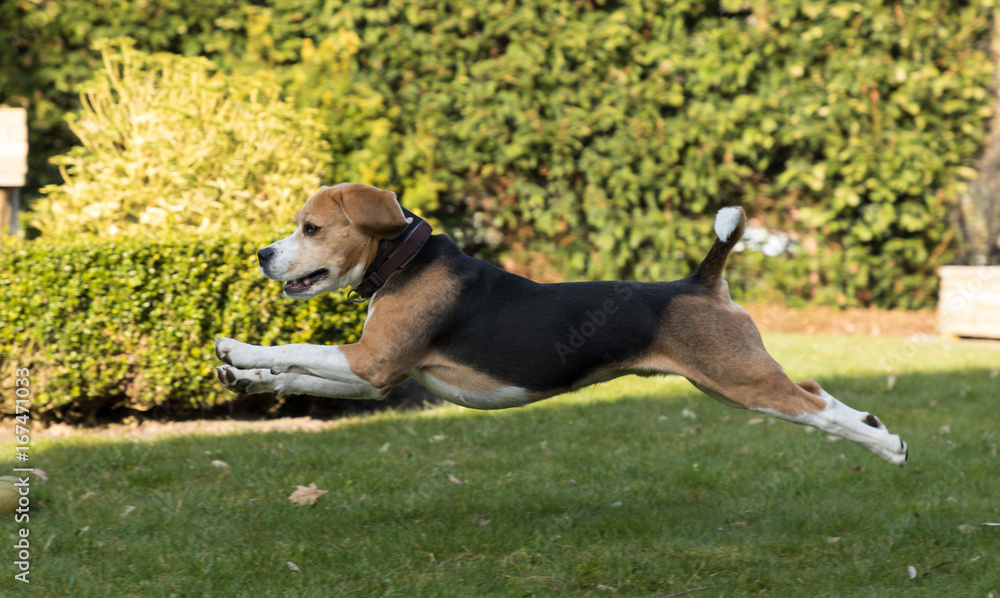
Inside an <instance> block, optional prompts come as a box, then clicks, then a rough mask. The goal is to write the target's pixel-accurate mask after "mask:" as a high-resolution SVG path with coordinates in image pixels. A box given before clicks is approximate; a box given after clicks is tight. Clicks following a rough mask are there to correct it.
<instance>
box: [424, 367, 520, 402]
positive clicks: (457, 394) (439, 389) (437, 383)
mask: <svg viewBox="0 0 1000 598" xmlns="http://www.w3.org/2000/svg"><path fill="white" fill-rule="evenodd" d="M409 374H410V375H411V376H413V378H414V379H416V380H417V382H419V383H421V384H423V385H424V387H425V388H426V389H427V390H429V391H431V392H432V393H434V394H436V395H437V396H439V397H441V398H442V399H444V400H445V401H448V402H449V403H455V404H456V405H461V406H463V407H469V408H471V409H506V408H508V407H520V406H521V405H525V404H527V403H530V402H532V400H531V399H530V398H529V393H528V391H526V390H525V389H523V388H521V387H519V386H502V387H499V388H495V389H492V390H485V391H483V390H466V389H464V388H460V387H458V386H455V385H453V384H449V383H447V382H444V381H443V380H439V379H437V378H435V377H434V376H431V375H430V374H428V373H427V372H425V371H424V370H422V369H419V368H418V369H414V370H411V371H410V372H409Z"/></svg>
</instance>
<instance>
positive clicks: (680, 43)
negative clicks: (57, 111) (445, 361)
mask: <svg viewBox="0 0 1000 598" xmlns="http://www.w3.org/2000/svg"><path fill="white" fill-rule="evenodd" d="M992 4H993V3H992V0H973V1H958V0H952V1H943V2H935V1H931V0H907V1H901V2H895V3H885V2H883V1H881V0H858V1H852V2H848V1H818V2H799V1H798V0H770V1H766V2H754V3H747V5H748V6H752V9H749V10H744V9H743V7H744V3H742V2H735V1H728V0H727V1H725V2H722V3H719V2H666V1H654V2H639V1H634V0H627V1H621V2H616V1H608V2H594V3H574V2H563V3H552V2H548V1H546V0H526V1H524V2H517V3H510V2H505V1H501V0H444V1H436V0H435V1H431V0H417V1H411V0H361V1H358V2H340V1H333V2H329V1H326V0H324V1H320V0H269V1H268V2H263V3H260V4H255V5H238V4H237V3H235V2H229V1H221V0H199V1H198V2H193V1H190V0H172V1H171V2H165V3H156V4H150V3H136V2H127V1H126V0H108V1H107V2H105V3H103V4H102V6H101V7H100V8H95V7H94V6H93V5H92V4H91V3H89V2H85V1H84V0H64V1H63V2H60V3H54V2H52V3H46V4H45V5H44V8H42V9H39V10H34V11H33V12H23V10H24V7H27V6H29V4H26V3H17V4H15V6H14V7H11V6H10V3H8V4H5V5H4V8H0V19H4V20H6V18H7V17H8V16H9V17H10V19H11V22H12V23H14V27H15V30H17V28H18V27H21V28H22V30H23V28H24V27H26V26H27V27H29V29H30V28H31V27H34V29H32V30H31V31H30V32H27V33H22V34H20V35H19V37H17V39H16V40H15V41H16V44H15V47H16V48H17V49H18V53H16V54H14V55H13V56H12V57H9V58H7V59H6V61H5V62H2V63H0V89H2V90H3V93H4V94H5V96H7V97H11V96H19V97H23V98H31V97H34V96H33V94H34V93H35V92H36V91H40V92H42V96H43V97H44V98H46V100H45V101H46V102H48V101H51V102H52V106H60V105H65V104H66V102H65V97H64V96H60V95H59V94H60V93H61V91H60V90H62V91H65V90H66V87H67V86H68V84H69V83H70V82H71V81H74V80H79V79H80V78H82V77H83V76H84V75H85V73H86V71H87V69H88V68H90V67H89V65H90V63H89V62H88V60H90V61H92V56H91V55H88V54H87V52H86V51H85V50H82V48H85V47H86V46H87V45H88V42H89V41H90V40H91V39H93V38H94V37H97V36H107V35H116V34H120V33H122V32H123V30H125V31H127V32H129V33H133V34H134V35H135V36H136V37H137V38H138V41H139V44H140V47H143V48H145V49H151V50H170V51H175V52H183V53H190V54H204V55H207V56H209V57H211V58H212V59H213V60H215V61H216V62H217V63H218V64H220V65H221V66H222V67H223V68H241V69H245V68H260V67H266V68H273V69H276V70H278V71H286V70H287V71H288V72H285V73H284V75H283V76H286V80H287V81H298V82H299V83H298V84H297V86H296V85H295V84H291V83H290V84H289V89H294V90H295V91H296V92H297V93H298V94H299V95H300V101H303V102H306V103H308V104H310V105H319V107H320V108H321V110H325V117H326V119H327V122H334V121H336V120H337V118H338V117H339V116H341V115H342V114H344V113H345V111H346V110H348V109H349V106H348V104H345V103H344V102H342V101H340V100H338V99H337V98H338V97H339V96H338V95H337V91H338V90H339V88H338V87H337V86H338V85H340V84H339V83H336V84H328V83H326V81H325V80H324V78H323V77H322V76H310V77H306V78H305V79H303V78H302V77H298V78H296V76H295V75H296V69H297V68H298V67H299V66H300V65H302V64H305V63H308V62H309V61H310V60H313V62H314V64H311V65H308V69H309V70H308V71H302V72H298V74H303V73H304V72H310V73H313V72H315V73H322V72H323V71H322V61H321V62H320V63H315V56H316V54H317V53H316V52H315V50H316V49H317V48H319V47H321V46H322V41H323V40H326V39H328V38H331V37H338V38H343V37H344V35H345V34H344V32H345V31H346V32H348V33H349V34H353V35H356V36H357V40H358V46H357V48H356V53H355V54H354V58H353V60H354V64H353V70H354V73H353V79H354V81H356V82H357V84H358V86H359V88H361V87H363V88H364V89H365V91H364V93H362V94H361V95H362V96H363V97H364V98H365V103H364V107H363V108H361V109H359V110H358V111H355V112H352V113H351V114H350V117H351V118H352V119H353V118H356V117H358V116H359V115H360V116H362V117H363V118H362V121H363V122H362V125H363V124H364V122H370V124H371V126H359V127H358V129H357V131H356V134H355V135H354V136H353V139H352V136H351V135H349V134H346V133H345V132H344V131H336V132H332V133H331V135H335V136H336V138H334V139H331V140H330V141H331V145H332V147H333V148H335V151H338V152H345V153H350V155H349V156H347V157H346V158H345V159H341V158H342V156H341V155H339V154H338V156H337V158H338V163H337V164H336V165H335V166H334V172H333V173H332V175H333V176H332V177H331V180H338V181H339V180H356V181H359V182H366V183H372V184H376V185H380V186H387V187H390V188H393V189H394V190H396V191H398V192H401V196H402V197H404V198H405V199H404V201H405V202H406V203H407V205H408V206H410V207H413V208H417V209H420V210H422V211H424V212H425V213H429V215H430V216H436V217H438V218H440V219H442V221H445V222H450V223H452V224H462V226H460V227H456V228H457V229H458V230H462V231H468V234H467V236H465V237H463V238H462V239H460V240H462V241H463V242H465V243H466V245H467V246H469V245H474V246H477V247H478V248H479V249H482V250H487V251H490V252H492V253H493V255H494V256H495V257H496V258H499V259H502V260H504V263H506V264H508V265H511V266H514V267H517V268H519V269H521V270H522V271H528V272H529V273H532V274H535V275H536V276H539V275H540V276H543V277H548V278H553V277H561V278H637V279H640V280H662V279H670V278H675V277H676V276H679V275H683V274H686V273H687V272H689V271H690V269H691V268H692V266H693V265H694V264H695V263H696V262H697V260H698V259H700V256H701V255H703V253H704V251H706V250H707V247H708V246H709V245H710V243H711V233H710V225H711V215H712V213H713V212H714V211H715V210H716V209H717V208H718V207H720V206H722V205H730V204H734V203H742V204H744V205H746V206H748V207H749V208H750V211H751V216H752V217H754V218H756V219H757V221H758V223H759V224H761V225H763V226H765V227H768V228H771V229H778V230H783V231H786V232H787V233H788V234H789V235H790V236H791V237H792V238H793V239H794V240H797V241H798V242H799V244H800V245H799V253H798V255H796V256H794V257H793V258H782V257H779V258H773V259H769V260H767V263H766V264H763V263H762V264H761V265H760V267H759V268H757V267H756V266H754V269H749V270H745V271H743V274H742V275H741V274H740V271H736V273H735V275H734V278H736V279H739V278H740V277H741V276H742V280H744V281H745V282H744V283H739V284H734V285H733V286H734V294H736V295H737V296H739V295H747V294H749V295H756V294H757V293H758V290H759V289H769V291H768V292H770V293H774V294H776V295H777V296H780V297H784V298H787V299H789V300H790V301H793V302H794V301H796V300H800V301H814V302H820V303H834V304H840V305H859V304H860V305H867V304H876V305H880V306H883V307H921V306H926V305H928V304H931V303H933V301H934V300H935V288H936V286H937V280H936V278H935V277H934V275H933V272H934V268H935V266H937V265H939V264H941V263H945V262H947V261H948V260H949V259H950V258H951V256H952V255H953V254H954V248H955V239H954V235H953V234H952V232H951V231H950V230H949V224H948V220H949V218H948V217H949V214H950V212H951V210H952V208H953V206H954V203H955V201H956V198H957V196H958V194H959V193H960V192H961V191H962V189H963V188H964V185H965V181H966V180H968V179H969V178H970V177H971V176H973V175H974V174H975V173H974V172H973V171H972V170H971V168H969V166H970V165H971V164H972V162H973V159H974V158H975V156H976V155H977V153H978V152H979V151H980V149H981V147H982V145H983V142H984V137H985V131H986V129H987V122H988V119H989V116H990V114H991V113H992V109H993V108H992V97H993V94H992V93H991V92H990V89H989V88H990V85H991V82H992V73H993V68H994V65H993V62H992V60H991V59H990V56H989V52H988V40H989V34H990V30H991V17H992V13H993V10H994V9H993V6H992ZM2 11H6V12H2ZM154 16H156V18H155V19H154V18H153V17H154ZM29 22H30V23H36V24H35V25H30V26H29V25H25V24H27V23H29ZM82 23H89V25H87V26H83V25H81V24H82ZM139 24H142V25H141V26H140V25H139ZM345 43H346V42H345ZM351 48H352V51H353V50H354V49H355V48H354V47H353V46H351ZM319 54H320V55H322V52H320V53H319ZM329 54H331V55H333V54H338V53H337V52H336V51H331V52H329ZM341 54H342V53H341ZM39 67H41V68H39ZM23 69H27V70H28V72H29V74H30V76H29V77H27V78H23V76H22V73H23V72H24V71H23ZM327 86H329V87H327ZM325 87H326V88H325ZM50 88H54V89H55V90H57V93H54V94H53V93H50ZM368 90H371V91H372V92H373V93H374V95H371V94H369V93H368ZM326 92H330V93H326ZM51 98H55V99H51ZM43 105H44V104H43ZM46 114H51V112H47V113H46ZM33 119H34V120H33V122H34V123H36V124H38V123H39V122H42V121H41V120H40V118H39V117H37V115H36V116H34V117H33ZM50 123H51V121H50ZM51 128H52V129H53V130H55V126H54V125H52V127H51ZM352 141H353V143H354V147H356V148H361V149H360V150H357V151H352V149H351V148H350V147H348V145H349V143H348V142H352ZM50 147H51V146H50ZM472 223H474V224H475V226H470V224H472ZM497 239H502V240H503V243H502V244H499V245H497V244H496V241H497ZM554 249H557V251H554ZM752 261H763V258H762V257H760V256H759V255H758V256H756V257H754V258H752ZM738 267H739V266H738Z"/></svg>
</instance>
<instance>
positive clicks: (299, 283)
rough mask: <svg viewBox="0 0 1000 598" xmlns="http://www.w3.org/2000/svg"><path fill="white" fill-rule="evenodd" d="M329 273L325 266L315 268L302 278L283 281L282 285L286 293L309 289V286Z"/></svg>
mask: <svg viewBox="0 0 1000 598" xmlns="http://www.w3.org/2000/svg"><path fill="white" fill-rule="evenodd" d="M329 274H330V271H329V270H327V269H326V268H322V269H320V270H316V271H315V272H312V273H311V274H307V275H305V276H303V277H302V278H297V279H295V280H289V281H288V282H286V283H285V286H284V287H283V288H284V290H285V292H286V293H302V292H305V291H308V290H309V287H311V286H312V285H314V284H316V283H317V282H319V281H321V280H323V279H324V278H326V277H327V275H329Z"/></svg>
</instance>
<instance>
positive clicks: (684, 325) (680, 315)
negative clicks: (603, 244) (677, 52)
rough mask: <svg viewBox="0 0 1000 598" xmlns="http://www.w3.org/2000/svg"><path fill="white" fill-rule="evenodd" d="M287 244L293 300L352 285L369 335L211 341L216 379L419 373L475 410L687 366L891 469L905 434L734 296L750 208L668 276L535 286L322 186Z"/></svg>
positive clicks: (381, 195) (746, 404)
mask: <svg viewBox="0 0 1000 598" xmlns="http://www.w3.org/2000/svg"><path fill="white" fill-rule="evenodd" d="M295 221H296V223H297V225H298V227H297V228H296V230H295V232H294V233H293V234H292V235H291V236H289V237H288V238H285V239H282V240H280V241H277V242H275V243H273V244H271V245H269V246H267V247H265V248H264V249H261V250H260V251H258V252H257V257H258V260H259V262H260V270H261V272H262V273H263V274H264V276H265V277H267V278H269V279H273V280H278V281H283V282H284V294H285V295H286V296H287V297H290V298H293V299H303V300H305V299H310V298H312V297H315V296H316V295H319V294H320V293H325V292H328V291H336V290H340V289H345V288H348V287H351V288H352V290H351V292H350V294H349V295H348V298H349V299H351V300H354V301H364V300H365V299H370V300H371V302H370V304H369V308H368V318H367V320H366V322H365V325H364V331H363V333H362V336H361V339H360V340H359V341H358V342H357V343H354V344H349V345H340V346H319V345H303V344H292V345H280V346H273V347H261V346H255V345H250V344H246V343H242V342H238V341H236V340H233V339H230V338H218V339H216V341H215V352H216V355H217V356H218V358H219V360H220V361H222V362H223V363H225V364H226V365H222V366H220V367H218V368H217V372H216V373H217V376H218V378H219V381H220V382H221V383H222V384H223V385H225V387H226V388H228V389H230V390H232V391H234V392H238V393H248V394H253V393H277V394H306V395H315V396H325V397H338V398H353V399H380V398H382V397H384V396H385V395H386V393H388V392H389V390H390V389H391V388H393V387H394V386H396V385H397V384H399V383H400V382H402V381H403V380H405V379H407V378H408V377H413V378H415V379H416V380H417V381H419V382H420V383H421V384H423V385H424V386H425V387H427V389H428V390H430V391H431V392H433V393H434V394H436V395H438V396H440V397H441V398H442V399H445V400H446V401H450V402H452V403H456V404H458V405H463V406H465V407H471V408H475V409H504V408H507V407H517V406H520V405H526V404H528V403H533V402H535V401H539V400H541V399H545V398H548V397H552V396H555V395H558V394H561V393H565V392H568V391H572V390H575V389H578V388H582V387H584V386H588V385H590V384H594V383H596V382H601V381H604V380H610V379H612V378H616V377H618V376H623V375H626V374H636V375H639V376H654V375H662V374H678V375H681V376H684V377H685V378H687V379H688V380H690V381H691V382H692V383H693V384H694V385H695V386H696V387H697V388H699V389H701V390H702V391H703V392H705V393H706V394H708V395H709V396H711V397H712V398H715V399H717V400H719V401H721V402H722V403H724V404H726V405H728V406H730V407H736V408H745V409H751V410H754V411H759V412H762V413H766V414H768V415H773V416H775V417H778V418H781V419H784V420H788V421H791V422H794V423H798V424H805V425H809V426H814V427H816V428H819V429H821V430H823V431H825V432H827V433H829V434H834V435H836V436H841V437H843V438H846V439H848V440H851V441H853V442H856V443H858V444H860V445H861V446H863V447H865V448H866V449H868V450H870V451H871V452H873V453H875V454H876V455H878V456H880V457H882V458H883V459H885V460H887V461H889V462H890V463H893V464H896V465H900V466H902V465H903V464H904V463H905V462H906V458H907V448H906V443H905V442H903V441H902V440H900V438H899V436H897V435H895V434H890V433H889V431H888V430H887V429H886V427H885V426H884V425H883V424H882V422H880V421H879V420H878V418H876V417H875V416H873V415H870V414H868V413H864V412H860V411H856V410H854V409H852V408H850V407H848V406H847V405H844V404H843V403H841V402H839V401H838V400H837V399H835V398H834V397H832V396H830V395H829V394H827V393H826V391H824V390H823V389H822V388H820V386H819V385H818V384H817V383H816V382H815V381H813V380H805V381H803V382H799V383H795V382H792V380H790V379H789V378H788V376H787V375H786V374H785V372H784V371H783V370H782V368H781V366H780V365H778V363H777V362H776V361H775V360H774V359H773V358H772V357H771V356H770V355H768V353H767V351H766V350H765V349H764V345H763V343H762V342H761V337H760V334H759V333H758V331H757V328H756V326H755V325H754V323H753V318H751V317H750V315H749V314H747V313H746V312H745V311H744V310H743V309H742V308H741V307H739V306H738V305H736V304H735V303H733V301H732V300H731V299H730V297H729V289H728V285H727V284H726V281H725V280H723V279H722V271H723V268H724V266H725V263H726V258H727V256H728V255H729V252H730V251H731V250H732V248H733V246H735V245H736V243H737V242H738V241H739V240H740V238H741V237H742V236H743V232H744V229H745V227H746V216H745V214H744V212H743V209H742V208H739V207H729V208H723V209H721V210H720V211H719V213H718V215H717V216H716V220H715V233H716V235H717V236H718V240H716V241H715V243H714V245H713V246H712V248H711V250H710V251H709V253H708V255H707V256H706V257H705V260H704V261H703V262H702V263H701V265H700V266H699V267H698V269H697V270H696V271H695V272H694V273H693V274H691V275H690V276H688V277H686V278H683V279H681V280H676V281H673V282H652V283H637V282H576V283H560V284H539V283H536V282H533V281H531V280H528V279H525V278H522V277H520V276H516V275H514V274H511V273H509V272H506V271H504V270H502V269H500V268H497V267H495V266H493V265H491V264H489V263H487V262H485V261H483V260H479V259H476V258H473V257H469V256H467V255H465V254H463V253H462V251H461V250H460V249H459V248H458V246H457V245H456V244H455V243H454V242H452V241H451V240H450V239H449V238H448V237H446V236H444V235H431V229H430V226H429V225H428V224H427V223H426V222H425V221H423V220H421V219H420V218H418V217H417V216H415V215H414V214H413V213H411V212H409V211H408V210H405V209H403V208H402V207H400V205H399V203H398V202H397V201H396V196H395V194H393V193H392V192H390V191H383V190H381V189H376V188H374V187H369V186H366V185H360V184H351V183H345V184H340V185H336V186H334V187H324V188H323V189H321V190H320V191H319V192H318V193H316V194H315V195H313V196H312V198H310V199H309V201H308V202H306V204H305V206H304V207H303V208H302V209H301V210H300V211H299V212H298V214H297V215H296V217H295Z"/></svg>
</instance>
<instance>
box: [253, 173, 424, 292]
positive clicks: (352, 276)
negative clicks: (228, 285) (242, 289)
mask: <svg viewBox="0 0 1000 598" xmlns="http://www.w3.org/2000/svg"><path fill="white" fill-rule="evenodd" d="M295 222H296V224H298V228H296V230H295V232H294V233H293V234H292V235H291V236H290V237H288V238H286V239H282V240H281V241H277V242H275V243H272V244H271V245H270V246H269V247H268V249H270V250H272V251H273V255H272V256H271V257H270V258H269V261H268V263H267V264H266V265H264V264H262V265H261V270H262V273H263V274H264V275H265V276H267V277H268V278H272V279H274V280H282V281H293V284H292V286H289V285H285V287H284V288H285V294H286V295H288V296H289V297H292V296H294V297H295V298H297V299H308V298H310V297H314V296H316V295H318V294H320V293H325V292H328V291H336V290H339V289H345V288H347V287H349V286H357V285H359V284H360V283H361V277H362V275H363V274H364V271H365V268H366V267H367V266H368V264H370V263H371V262H372V260H374V259H375V253H376V251H377V250H378V243H379V240H380V239H391V238H395V237H397V236H399V234H400V233H402V232H403V230H404V229H405V228H406V226H407V222H406V219H405V217H404V215H403V209H402V208H401V207H400V206H399V203H398V202H397V201H396V195H395V194H394V193H392V192H391V191H383V190H381V189H376V188H375V187H369V186H367V185H359V184H356V183H343V184H340V185H335V186H333V187H323V188H322V189H320V190H319V191H318V192H317V193H316V194H314V195H313V196H312V197H310V198H309V201H307V202H306V205H305V206H303V207H302V209H301V210H299V212H298V214H296V215H295ZM320 270H326V271H327V272H326V273H320V272H319V271H320ZM303 277H306V278H308V281H309V282H308V283H303V282H302V281H303V280H304V278H303ZM310 277H311V278H310Z"/></svg>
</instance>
